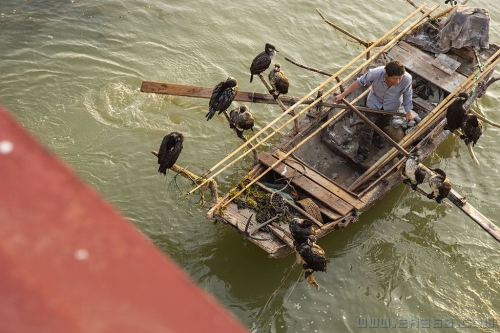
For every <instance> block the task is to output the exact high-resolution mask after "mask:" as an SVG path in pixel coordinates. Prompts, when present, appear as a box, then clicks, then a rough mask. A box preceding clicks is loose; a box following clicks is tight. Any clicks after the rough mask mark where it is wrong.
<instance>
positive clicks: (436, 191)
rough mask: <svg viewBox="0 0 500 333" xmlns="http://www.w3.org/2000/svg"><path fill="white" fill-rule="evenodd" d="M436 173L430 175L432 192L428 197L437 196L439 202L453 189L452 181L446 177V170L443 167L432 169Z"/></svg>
mask: <svg viewBox="0 0 500 333" xmlns="http://www.w3.org/2000/svg"><path fill="white" fill-rule="evenodd" d="M431 170H432V171H434V172H435V173H436V174H435V175H432V176H430V177H429V186H430V187H431V189H432V192H431V193H429V194H428V195H427V198H429V199H433V198H436V202H437V203H441V200H443V199H444V198H446V197H447V196H448V194H449V193H450V191H451V182H450V181H449V179H448V178H446V172H445V171H444V170H442V169H437V168H436V169H431Z"/></svg>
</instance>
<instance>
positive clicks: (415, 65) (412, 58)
mask: <svg viewBox="0 0 500 333" xmlns="http://www.w3.org/2000/svg"><path fill="white" fill-rule="evenodd" d="M388 55H389V57H390V58H391V59H397V60H399V61H401V62H402V63H403V64H404V65H405V67H406V68H407V69H408V70H410V71H412V72H414V73H415V74H417V75H419V76H421V77H423V78H424V79H426V80H428V81H429V82H431V83H433V84H435V85H437V86H438V87H441V88H442V89H444V90H446V91H447V92H452V91H454V90H455V89H456V88H457V87H458V86H459V85H460V84H461V83H462V82H464V81H465V80H466V79H467V78H466V77H465V76H463V75H462V74H459V73H457V72H453V73H452V74H451V75H448V74H446V73H445V72H443V71H442V70H440V69H438V68H436V67H434V66H432V62H433V61H434V57H432V56H431V55H428V54H427V53H424V52H422V51H420V50H419V49H417V48H415V47H413V46H411V45H410V44H408V43H406V42H400V43H399V44H398V45H396V46H394V47H393V48H392V49H391V51H389V53H388Z"/></svg>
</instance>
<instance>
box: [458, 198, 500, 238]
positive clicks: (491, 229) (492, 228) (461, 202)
mask: <svg viewBox="0 0 500 333" xmlns="http://www.w3.org/2000/svg"><path fill="white" fill-rule="evenodd" d="M448 199H449V200H450V201H451V202H452V203H453V204H454V205H455V206H457V207H458V209H460V210H461V211H462V212H464V213H465V214H466V215H467V216H469V217H470V218H471V219H472V220H473V221H474V222H476V223H477V224H479V226H481V228H483V229H484V230H485V231H486V232H487V233H489V234H490V235H491V236H492V237H493V238H495V239H496V240H497V241H499V242H500V229H498V227H497V226H496V225H494V224H493V223H491V221H490V220H489V219H488V218H487V217H485V216H484V215H483V214H481V213H480V212H479V211H478V210H477V209H475V208H474V207H473V206H471V205H469V203H467V202H466V201H465V198H464V197H463V196H461V195H460V194H458V193H457V192H456V191H455V190H454V189H452V190H451V192H450V194H448Z"/></svg>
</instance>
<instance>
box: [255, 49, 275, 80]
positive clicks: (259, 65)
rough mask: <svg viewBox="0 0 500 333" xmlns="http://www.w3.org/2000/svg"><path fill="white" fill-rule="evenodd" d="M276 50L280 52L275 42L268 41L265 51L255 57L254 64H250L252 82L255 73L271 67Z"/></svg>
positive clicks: (257, 73)
mask: <svg viewBox="0 0 500 333" xmlns="http://www.w3.org/2000/svg"><path fill="white" fill-rule="evenodd" d="M276 52H278V50H276V47H274V45H273V44H270V43H267V44H266V47H265V49H264V51H263V52H261V53H259V55H257V56H256V57H255V58H254V59H253V61H252V65H250V82H252V80H253V76H254V75H259V74H260V73H262V72H263V71H265V70H266V69H268V68H269V66H270V65H271V62H272V61H273V59H274V57H275V56H276Z"/></svg>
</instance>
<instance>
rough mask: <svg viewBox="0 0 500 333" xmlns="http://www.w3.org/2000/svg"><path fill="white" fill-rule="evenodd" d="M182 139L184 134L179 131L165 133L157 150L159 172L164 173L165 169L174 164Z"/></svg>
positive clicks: (180, 148)
mask: <svg viewBox="0 0 500 333" xmlns="http://www.w3.org/2000/svg"><path fill="white" fill-rule="evenodd" d="M183 141H184V135H183V134H182V133H180V132H172V133H170V134H167V135H165V137H164V138H163V140H162V142H161V145H160V149H159V150H158V164H159V165H160V167H159V168H158V172H159V173H162V174H164V175H166V174H167V169H170V168H171V167H172V166H173V165H174V164H175V162H176V161H177V158H179V155H180V154H181V151H182V142H183Z"/></svg>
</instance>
